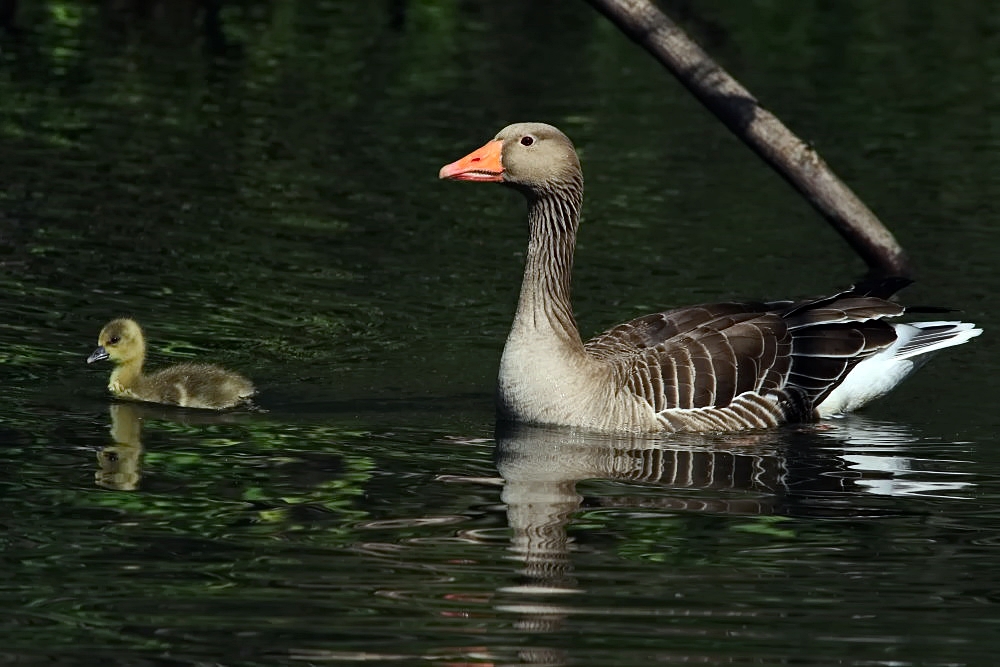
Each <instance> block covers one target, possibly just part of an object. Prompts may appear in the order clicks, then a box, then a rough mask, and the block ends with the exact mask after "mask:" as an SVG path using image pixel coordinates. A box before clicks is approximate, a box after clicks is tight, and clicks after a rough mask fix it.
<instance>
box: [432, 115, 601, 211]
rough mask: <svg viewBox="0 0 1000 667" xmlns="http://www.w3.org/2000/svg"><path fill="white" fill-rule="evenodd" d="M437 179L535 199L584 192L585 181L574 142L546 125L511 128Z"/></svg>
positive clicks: (441, 173)
mask: <svg viewBox="0 0 1000 667" xmlns="http://www.w3.org/2000/svg"><path fill="white" fill-rule="evenodd" d="M438 176H439V178H443V179H449V180H453V181H487V182H494V183H504V184H506V185H510V186H512V187H515V188H517V189H519V190H521V191H523V192H525V193H526V194H529V195H533V196H535V197H539V196H543V195H545V194H548V193H551V192H553V191H559V190H562V189H564V188H565V187H573V188H574V189H581V188H582V179H583V177H582V173H581V170H580V160H579V158H578V157H577V155H576V149H575V148H573V142H571V141H570V140H569V137H567V136H566V135H565V134H563V133H562V132H561V131H560V130H559V129H558V128H555V127H553V126H551V125H546V124H545V123H515V124H513V125H508V126H507V127H505V128H504V129H502V130H500V132H499V133H498V134H497V136H496V138H494V139H493V140H492V141H490V142H488V143H487V144H486V145H485V146H483V147H482V148H479V149H478V150H475V151H473V152H471V153H469V154H468V155H466V156H465V157H463V158H462V159H460V160H456V161H455V162H452V163H451V164H447V165H445V166H444V167H441V171H440V172H439V174H438Z"/></svg>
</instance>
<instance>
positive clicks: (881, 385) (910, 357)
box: [816, 321, 983, 417]
mask: <svg viewBox="0 0 1000 667" xmlns="http://www.w3.org/2000/svg"><path fill="white" fill-rule="evenodd" d="M893 328H894V329H895V330H896V341H895V342H894V343H893V344H892V345H890V346H889V347H887V348H886V349H884V350H882V351H881V352H879V353H878V354H875V355H873V356H871V357H869V358H868V359H865V360H864V361H862V362H861V363H859V364H858V365H857V366H855V367H854V368H853V369H852V370H851V372H850V373H848V375H847V377H845V378H844V380H843V382H841V383H840V384H839V385H838V386H837V388H836V389H834V390H833V391H832V392H830V394H829V395H828V396H827V397H826V398H825V399H823V402H822V403H820V404H819V405H818V406H816V410H817V411H818V412H819V415H820V416H821V417H828V416H830V415H835V414H841V413H844V412H851V411H853V410H857V409H858V408H860V407H861V406H863V405H865V404H867V403H869V402H871V401H873V400H875V399H877V398H879V397H880V396H883V395H885V394H887V393H889V392H890V391H892V389H893V388H895V387H896V385H898V384H899V383H900V382H902V381H903V380H904V379H905V378H906V377H907V376H908V375H909V374H910V373H912V372H913V371H915V370H917V369H918V368H920V367H921V366H922V365H923V364H924V363H925V362H926V361H927V360H928V359H930V358H931V357H932V356H933V355H934V353H935V352H937V351H938V350H943V349H944V348H946V347H953V346H955V345H961V344H962V343H966V342H968V341H969V340H971V339H973V338H975V337H976V336H978V335H979V334H981V333H983V330H982V329H980V328H978V327H977V326H976V325H975V324H972V323H971V322H945V321H938V322H910V323H907V324H894V325H893Z"/></svg>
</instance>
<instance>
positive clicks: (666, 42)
mask: <svg viewBox="0 0 1000 667" xmlns="http://www.w3.org/2000/svg"><path fill="white" fill-rule="evenodd" d="M587 2H589V3H590V4H591V5H592V6H593V7H594V8H596V9H597V10H598V11H599V12H601V13H602V14H604V15H605V16H606V17H607V18H608V19H610V20H611V22H612V23H614V24H615V25H616V26H618V28H619V29H620V30H621V31H622V32H624V33H625V34H626V35H627V36H628V37H629V38H631V39H632V40H633V41H635V42H636V43H638V44H639V45H640V46H642V47H643V48H644V49H646V51H648V52H649V53H650V54H651V55H652V56H653V57H654V58H656V59H657V60H658V61H659V62H660V64H662V65H663V66H664V67H666V68H667V69H668V70H669V71H670V73H671V74H673V75H674V76H675V77H677V78H678V79H679V80H680V82H681V83H682V84H683V85H684V87H686V88H687V89H688V90H689V91H690V92H691V93H692V94H693V95H694V96H695V97H696V98H697V99H698V100H699V101H700V102H701V103H702V104H704V105H705V106H706V107H708V109H709V110H710V111H711V112H712V113H714V114H715V115H716V117H718V118H719V120H721V121H722V122H723V123H724V124H725V125H726V127H728V128H729V129H730V130H731V131H732V132H733V133H734V134H735V135H736V136H738V137H739V138H740V139H742V140H743V142H744V143H746V144H747V145H748V146H750V149H751V150H753V151H754V152H755V153H756V154H757V155H758V156H760V157H761V158H762V159H763V160H764V161H765V162H766V163H767V164H769V165H770V166H771V167H772V168H773V169H775V170H776V171H777V172H778V173H779V174H780V175H781V176H782V177H783V178H784V179H785V180H786V181H788V182H789V183H790V184H791V185H792V187H794V188H795V189H796V190H798V191H799V193H800V194H801V195H802V196H804V197H805V198H806V199H807V200H808V201H809V203H810V204H812V206H813V207H814V208H815V209H816V210H817V211H819V212H820V214H821V215H822V216H823V217H824V218H826V219H827V221H828V222H830V224H832V225H833V226H834V228H835V229H836V230H837V231H838V232H839V233H840V235H841V236H843V237H844V239H845V240H846V241H847V243H848V244H849V245H850V246H851V248H853V249H854V251H855V252H857V253H858V255H860V256H861V259H862V260H864V262H865V263H866V264H867V265H868V267H869V269H870V270H871V271H872V272H876V273H882V274H890V275H896V276H903V277H909V276H910V275H911V273H912V271H911V268H910V262H909V259H908V258H907V257H906V253H905V252H904V251H903V248H902V247H901V246H900V245H899V243H898V242H897V241H896V239H895V238H894V237H893V235H892V233H891V232H889V230H888V229H886V227H885V225H883V224H882V223H881V222H880V221H879V219H878V218H877V217H876V216H875V214H874V213H872V212H871V210H870V209H869V208H868V207H867V206H865V205H864V203H863V202H862V201H861V200H860V199H858V197H857V195H855V194H854V193H853V192H852V191H851V189H850V188H848V187H847V186H846V185H845V184H844V183H843V181H841V180H840V179H839V178H837V176H836V175H835V174H834V173H833V172H832V171H831V170H830V168H829V167H828V166H827V165H826V163H825V162H824V161H823V160H822V158H820V157H819V155H818V154H817V153H816V151H815V150H813V149H812V148H810V147H809V146H808V145H807V144H806V143H805V142H803V141H802V140H801V139H799V138H798V137H796V136H795V135H794V134H792V132H791V131H790V130H789V129H788V128H787V127H785V126H784V125H783V124H782V123H781V121H780V120H778V119H777V118H776V117H775V116H774V114H772V113H771V112H769V111H768V110H766V109H764V108H763V107H762V106H761V105H760V103H759V102H758V101H757V100H756V98H754V97H753V96H752V95H751V94H750V92H749V91H747V89H746V88H744V87H743V86H742V85H740V83H739V82H738V81H736V80H735V79H734V78H733V77H732V76H730V75H729V73H727V72H726V71H725V70H724V69H722V68H721V67H719V66H718V65H717V64H716V63H715V62H714V61H713V60H712V59H711V58H710V57H709V56H708V54H706V53H705V52H704V51H703V50H702V49H701V47H699V46H698V45H697V44H695V43H694V42H693V41H691V39H690V38H689V37H688V36H687V35H686V34H684V32H683V31H682V30H681V29H680V28H679V27H677V25H676V24H674V23H673V22H672V21H671V20H670V19H669V18H667V17H666V15H664V14H663V12H661V11H660V10H659V9H658V8H657V7H656V6H655V5H653V4H652V2H650V0H587Z"/></svg>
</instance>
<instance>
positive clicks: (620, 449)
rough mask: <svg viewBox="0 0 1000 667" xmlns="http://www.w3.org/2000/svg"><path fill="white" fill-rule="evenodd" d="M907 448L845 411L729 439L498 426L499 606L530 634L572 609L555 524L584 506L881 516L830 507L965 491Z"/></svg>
mask: <svg viewBox="0 0 1000 667" xmlns="http://www.w3.org/2000/svg"><path fill="white" fill-rule="evenodd" d="M919 441H920V438H918V437H916V436H915V435H914V434H913V433H912V432H911V431H910V430H909V429H908V428H907V427H906V426H902V425H899V424H892V423H886V422H878V421H872V420H867V419H864V418H861V417H856V416H854V417H850V418H845V419H839V420H835V421H831V422H824V423H823V424H822V425H812V426H804V427H799V428H786V429H779V430H776V431H767V432H762V433H759V434H749V435H748V434H740V435H736V436H734V435H720V436H709V435H690V436H683V437H679V436H676V435H674V436H628V435H621V436H608V435H604V434H596V433H585V432H573V431H567V430H566V429H561V428H547V427H539V426H526V425H506V424H505V425H502V426H498V427H497V432H496V453H495V459H496V465H497V468H498V470H499V472H500V475H501V477H502V478H503V481H504V487H503V491H502V494H501V498H502V500H503V502H504V503H505V505H506V510H507V519H508V523H509V526H510V529H511V533H512V535H511V542H510V546H509V551H510V554H511V557H512V558H513V559H515V560H517V561H519V562H520V563H521V564H522V566H521V569H520V570H519V572H520V574H521V576H522V580H521V582H519V583H518V584H517V585H513V586H507V587H504V588H501V589H500V590H499V591H498V593H501V594H502V595H503V601H502V602H500V604H499V607H500V608H502V609H504V610H506V611H510V612H514V613H516V614H518V616H519V621H518V625H519V627H522V628H523V629H530V630H532V631H544V630H551V629H554V628H556V627H559V626H560V625H561V624H562V623H563V622H564V621H565V619H566V617H567V616H568V615H569V614H570V613H571V612H572V607H571V606H569V600H570V598H571V597H572V595H570V596H569V597H567V596H566V594H572V593H582V592H583V589H582V588H581V586H580V585H579V583H578V582H577V581H576V580H575V579H574V577H573V568H572V562H571V558H572V554H573V539H572V538H571V537H570V534H569V533H568V532H567V526H568V525H569V523H570V522H571V520H572V519H573V517H574V515H575V514H577V513H578V512H579V511H580V510H582V509H585V508H588V507H622V508H635V511H637V512H641V511H644V510H655V511H658V512H661V511H663V510H667V511H678V512H709V513H721V514H730V515H732V514H739V515H766V514H771V515H785V516H829V515H831V514H838V515H851V514H853V513H858V512H863V513H864V514H865V515H866V516H869V517H870V516H872V514H873V513H878V512H883V513H888V512H892V511H893V510H892V509H891V508H886V507H883V506H879V507H876V508H873V507H870V506H866V505H869V504H867V503H863V502H847V503H845V502H842V500H843V498H844V496H845V494H853V495H858V494H865V495H867V494H879V495H882V494H891V495H900V494H907V493H924V494H926V493H934V492H941V491H954V490H955V489H963V488H965V487H967V486H969V485H970V483H969V482H968V481H966V480H965V478H964V475H965V474H968V473H961V472H959V473H956V472H943V471H941V470H933V469H931V470H928V468H935V467H939V465H937V464H935V463H934V462H928V461H925V460H921V459H917V458H915V457H914V456H913V452H914V451H919V449H917V450H915V449H914V444H918V443H919ZM952 463H953V462H952ZM583 480H611V481H614V482H625V483H627V485H625V486H622V487H621V488H620V489H619V490H618V492H616V493H614V494H608V493H600V494H595V495H594V496H592V497H584V496H583V495H581V494H580V492H579V491H578V489H577V484H578V483H579V482H581V481H583ZM832 499H840V501H841V502H831V500H832ZM561 594H562V595H561ZM553 658H557V656H552V655H548V657H547V659H553ZM557 662H558V660H557Z"/></svg>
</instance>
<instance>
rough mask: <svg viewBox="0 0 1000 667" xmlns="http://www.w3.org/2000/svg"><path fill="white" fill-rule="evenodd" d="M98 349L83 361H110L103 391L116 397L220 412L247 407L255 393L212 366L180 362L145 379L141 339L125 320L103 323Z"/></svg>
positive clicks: (239, 378)
mask: <svg viewBox="0 0 1000 667" xmlns="http://www.w3.org/2000/svg"><path fill="white" fill-rule="evenodd" d="M97 345H98V347H97V349H96V350H94V351H93V353H92V354H91V355H90V356H89V357H87V363H88V364H92V363H94V362H95V361H104V360H111V361H112V362H114V364H115V369H114V370H113V371H111V380H110V381H109V382H108V389H109V390H110V391H111V393H112V394H114V395H115V396H117V397H118V398H124V399H129V400H133V401H146V402H149V403H164V404H167V405H179V406H181V407H185V408H202V409H206V410H225V409H226V408H232V407H236V406H238V405H241V404H245V403H248V402H249V399H250V397H251V396H253V395H254V394H255V393H256V390H255V389H254V386H253V383H252V382H250V380H248V379H247V378H245V377H243V376H242V375H240V374H239V373H234V372H233V371H228V370H226V369H225V368H221V367H219V366H215V365H212V364H196V363H182V364H177V365H175V366H170V367H169V368H164V369H163V370H160V371H156V372H155V373H151V374H149V375H144V374H143V372H142V364H143V362H144V361H145V360H146V340H145V338H143V335H142V329H141V328H140V327H139V325H138V324H137V323H136V322H135V321H134V320H130V319H128V318H120V319H117V320H111V321H110V322H108V323H107V324H106V325H105V326H104V328H103V329H101V334H100V336H98V337H97Z"/></svg>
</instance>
